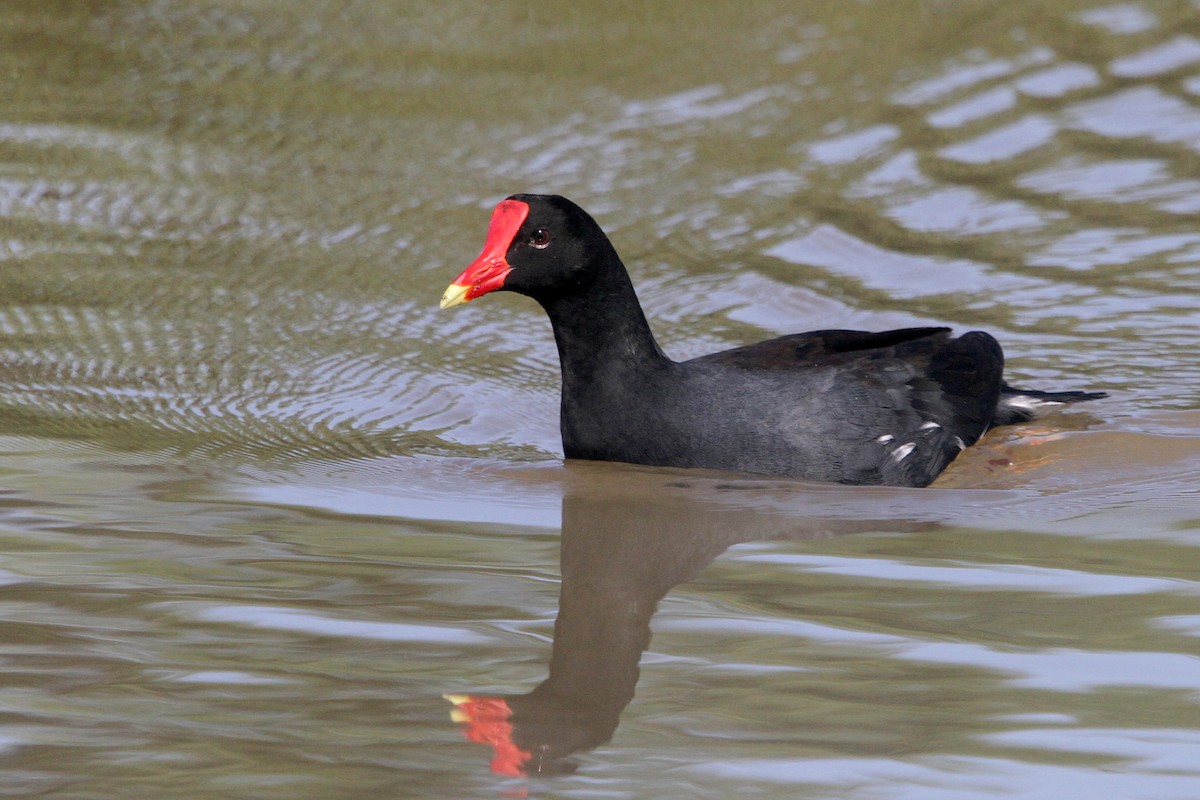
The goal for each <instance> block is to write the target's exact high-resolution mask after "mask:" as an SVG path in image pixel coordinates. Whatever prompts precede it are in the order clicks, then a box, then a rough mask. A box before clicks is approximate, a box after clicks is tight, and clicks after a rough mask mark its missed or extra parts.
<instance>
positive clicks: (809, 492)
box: [445, 462, 933, 777]
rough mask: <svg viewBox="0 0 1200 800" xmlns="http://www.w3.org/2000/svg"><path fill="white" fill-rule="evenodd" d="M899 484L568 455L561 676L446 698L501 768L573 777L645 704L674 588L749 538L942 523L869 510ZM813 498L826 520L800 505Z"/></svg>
mask: <svg viewBox="0 0 1200 800" xmlns="http://www.w3.org/2000/svg"><path fill="white" fill-rule="evenodd" d="M798 488H800V489H801V490H802V491H801V492H800V493H799V501H798V494H797V490H798ZM895 491H896V490H863V489H857V490H856V489H846V488H840V487H839V488H831V487H819V488H818V487H808V486H805V485H803V484H796V483H789V482H780V481H762V480H748V479H733V480H730V479H728V478H717V477H709V476H707V475H705V474H704V473H693V474H691V475H687V474H684V473H673V472H664V471H661V470H647V469H640V468H630V467H616V466H614V465H603V464H589V463H586V462H568V468H567V479H566V485H565V487H564V497H563V512H562V543H561V550H560V560H561V570H562V584H561V588H560V593H559V610H558V618H557V619H556V620H555V623H554V644H553V650H552V653H551V656H550V670H549V671H550V674H549V677H547V678H546V680H544V681H543V682H542V683H541V684H540V685H539V686H538V687H537V688H535V689H534V690H533V691H532V692H529V693H528V694H524V695H511V696H506V697H480V696H473V695H469V694H447V695H445V698H446V699H447V700H449V701H450V702H451V703H453V704H454V709H453V710H452V711H451V718H452V719H453V720H454V721H456V722H459V723H462V724H463V725H465V728H464V733H465V735H466V737H467V738H468V739H469V740H470V741H473V742H478V743H482V744H488V745H491V747H492V748H493V750H494V758H493V760H492V763H491V767H492V770H493V771H494V772H496V773H498V774H501V775H508V776H514V777H515V776H523V775H543V776H545V775H560V774H564V773H569V772H572V771H573V770H574V769H575V768H576V764H575V762H574V761H573V760H572V758H571V756H572V755H573V754H576V753H581V752H585V751H588V750H591V749H593V748H595V747H598V746H600V745H602V744H604V743H606V742H607V741H609V740H610V739H611V738H612V736H613V733H614V732H615V731H616V729H617V724H618V722H619V719H620V715H621V712H622V711H623V710H624V709H625V707H626V706H627V705H629V703H630V701H631V700H632V699H633V695H634V689H635V687H636V685H637V681H638V676H639V669H638V663H639V661H640V659H641V656H642V653H643V652H644V651H645V650H646V648H647V647H648V646H649V644H650V619H651V617H653V615H654V612H655V611H656V610H657V608H658V603H659V601H660V600H662V598H663V597H664V596H665V595H666V594H667V592H669V591H670V590H671V589H672V588H673V587H675V586H677V585H678V584H680V583H684V582H686V581H688V580H691V579H692V578H693V577H695V576H696V575H697V574H698V573H699V572H700V571H701V570H703V569H704V568H705V567H707V566H708V565H709V564H710V563H712V561H713V560H714V559H715V558H716V557H717V556H718V555H720V554H721V553H722V552H724V551H725V550H726V549H728V548H729V547H731V546H733V545H735V544H739V543H742V542H750V541H768V540H784V539H791V540H801V539H816V538H825V537H829V536H834V535H840V534H845V533H856V532H867V531H898V530H914V529H917V528H928V527H931V526H932V524H933V523H932V522H927V521H923V519H922V518H924V517H930V518H931V517H932V515H930V513H929V509H928V507H926V508H925V509H921V508H920V506H919V505H918V504H913V505H912V508H911V510H910V511H908V512H905V511H903V510H899V511H898V512H897V513H898V514H899V518H889V519H868V518H866V515H867V514H869V513H871V511H873V512H874V513H876V514H877V513H878V510H879V508H880V507H881V505H882V504H881V503H880V502H879V501H880V498H879V496H878V494H877V492H878V493H887V494H888V495H889V502H888V503H887V506H888V507H889V508H890V510H892V511H897V509H896V508H895V504H894V503H893V502H891V500H894V499H895ZM900 491H901V492H903V490H900ZM924 496H925V497H926V499H928V496H927V495H924ZM814 500H816V502H813V501H814ZM901 505H907V504H901ZM809 506H814V508H813V511H814V512H816V514H819V516H815V515H814V516H806V515H802V514H800V513H797V509H798V508H807V507H809Z"/></svg>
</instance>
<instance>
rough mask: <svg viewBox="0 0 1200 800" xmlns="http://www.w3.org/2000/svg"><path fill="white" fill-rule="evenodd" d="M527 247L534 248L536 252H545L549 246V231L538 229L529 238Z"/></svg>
mask: <svg viewBox="0 0 1200 800" xmlns="http://www.w3.org/2000/svg"><path fill="white" fill-rule="evenodd" d="M529 246H530V247H536V248H537V249H538V250H545V249H546V248H547V247H549V246H550V231H548V230H546V229H545V228H538V229H537V230H536V231H534V232H533V234H532V235H531V236H530V237H529Z"/></svg>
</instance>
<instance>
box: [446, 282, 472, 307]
mask: <svg viewBox="0 0 1200 800" xmlns="http://www.w3.org/2000/svg"><path fill="white" fill-rule="evenodd" d="M469 291H471V287H470V286H463V285H462V284H459V283H452V284H450V286H449V287H447V289H446V292H445V294H443V295H442V303H441V307H442V308H451V307H453V306H457V305H462V304H463V303H465V302H467V292H469Z"/></svg>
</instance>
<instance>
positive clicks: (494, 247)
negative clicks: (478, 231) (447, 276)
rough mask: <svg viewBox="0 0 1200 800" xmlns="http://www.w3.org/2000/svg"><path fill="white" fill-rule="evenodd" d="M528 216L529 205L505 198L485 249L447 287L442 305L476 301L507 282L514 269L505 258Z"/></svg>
mask: <svg viewBox="0 0 1200 800" xmlns="http://www.w3.org/2000/svg"><path fill="white" fill-rule="evenodd" d="M528 216H529V205H528V204H527V203H522V202H521V201H520V200H503V201H501V202H500V205H498V206H496V210H495V211H494V212H493V213H492V221H491V223H490V224H489V225H488V232H487V241H485V242H484V245H483V252H482V253H480V254H479V258H477V259H475V260H474V261H473V262H471V266H469V267H467V268H466V269H464V270H463V271H462V274H461V275H459V276H458V277H457V278H455V279H454V282H453V283H451V284H450V287H449V288H448V289H446V293H445V294H443V295H442V308H450V307H451V306H456V305H458V304H459V303H465V302H467V301H468V300H474V299H475V298H476V297H479V296H480V295H484V294H487V293H488V292H494V291H496V290H497V289H499V288H500V287H501V286H503V285H504V279H505V278H506V277H508V273H510V272H512V267H510V266H509V265H508V259H507V258H506V256H507V254H508V248H509V247H511V246H512V243H513V239H515V238H516V236H517V231H519V230H520V229H521V223H523V222H525V218H526V217H528Z"/></svg>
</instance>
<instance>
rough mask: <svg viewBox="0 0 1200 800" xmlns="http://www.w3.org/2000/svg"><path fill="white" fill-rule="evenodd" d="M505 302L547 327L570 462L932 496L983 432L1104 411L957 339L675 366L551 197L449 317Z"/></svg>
mask: <svg viewBox="0 0 1200 800" xmlns="http://www.w3.org/2000/svg"><path fill="white" fill-rule="evenodd" d="M500 289H503V290H507V291H513V292H518V293H520V294H524V295H528V296H529V297H532V298H533V299H534V300H536V301H537V302H538V303H540V304H541V306H542V308H544V309H545V310H546V313H547V314H548V315H549V317H550V324H551V325H552V326H553V328H554V338H555V341H556V342H557V343H558V355H559V360H560V361H561V363H562V414H561V425H562V440H563V451H564V453H565V454H566V456H567V457H568V458H584V459H593V460H601V461H625V462H630V463H634V464H649V465H653V466H672V467H705V468H709V469H720V470H731V471H736V472H748V473H760V474H767V475H785V476H792V477H796V478H804V479H808V480H815V481H832V482H836V483H849V484H884V485H890V486H926V485H928V484H929V483H930V482H931V481H932V480H933V479H934V478H936V477H937V476H938V474H939V473H940V472H941V471H942V470H943V469H944V468H945V467H946V465H947V464H949V463H950V462H951V461H953V460H954V458H955V456H957V455H958V454H959V452H961V451H962V450H963V449H964V448H966V447H968V446H969V445H971V444H974V443H975V441H976V440H978V439H979V437H980V436H982V435H983V433H984V432H985V431H986V430H987V429H988V428H989V427H991V426H993V425H1003V424H1008V423H1012V422H1020V421H1024V420H1028V419H1031V418H1032V417H1033V416H1035V415H1036V414H1037V413H1038V412H1040V411H1042V410H1044V409H1047V408H1052V407H1057V406H1061V405H1064V404H1067V403H1075V402H1079V401H1081V400H1092V399H1096V398H1100V397H1104V396H1105V394H1104V393H1103V392H1039V391H1033V390H1027V389H1015V388H1012V387H1010V386H1008V384H1006V383H1005V382H1004V380H1003V376H1002V372H1003V368H1004V354H1003V352H1002V351H1001V350H1000V345H999V344H998V343H997V342H996V340H995V339H994V338H992V337H991V336H990V335H989V334H987V333H983V332H981V331H971V332H970V333H966V334H964V335H962V336H960V337H958V338H954V337H952V336H951V335H950V329H949V328H905V329H902V330H894V331H885V332H882V333H867V332H863V331H846V330H827V331H813V332H811V333H797V334H792V335H789V336H781V337H779V338H777V339H769V340H767V341H765V342H759V343H757V344H751V345H746V346H745V347H737V348H734V349H732V350H724V351H722V352H719V353H713V354H711V355H706V356H701V357H699V358H694V359H692V360H690V361H682V362H677V361H672V360H671V359H669V358H667V356H666V355H664V354H663V351H662V350H661V349H660V348H659V346H658V344H657V343H656V342H655V341H654V335H653V334H652V333H651V331H650V326H649V324H648V323H647V322H646V317H645V314H643V312H642V307H641V305H640V304H639V303H638V299H637V295H636V294H635V293H634V290H633V284H632V282H631V281H630V279H629V274H628V273H627V272H626V271H625V266H624V264H622V263H621V259H620V257H618V256H617V252H616V250H615V249H614V248H613V246H612V244H611V243H610V242H609V240H608V237H607V236H605V235H604V232H603V231H602V230H601V229H600V226H599V225H597V224H596V222H595V220H593V219H592V218H591V217H590V216H589V215H588V214H587V212H585V211H584V210H583V209H581V208H580V207H579V206H577V205H575V204H574V203H572V202H571V201H569V200H567V199H566V198H563V197H558V196H554V195H531V194H518V195H513V196H512V197H510V198H508V199H507V200H504V201H502V202H501V203H500V205H498V206H497V207H496V211H495V213H494V214H493V216H492V221H491V224H490V226H489V227H488V232H487V241H486V243H485V244H484V247H483V252H482V253H481V254H480V256H479V258H477V259H476V260H475V261H474V263H472V264H471V265H470V266H469V267H467V268H466V270H464V271H463V273H462V274H461V275H459V276H458V277H457V278H455V280H454V283H452V284H450V287H449V288H448V289H447V290H446V293H445V295H443V296H442V304H441V305H442V308H449V307H450V306H455V305H458V304H460V303H464V302H466V301H468V300H472V299H474V298H476V297H479V296H480V295H484V294H487V293H488V292H493V291H496V290H500Z"/></svg>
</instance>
